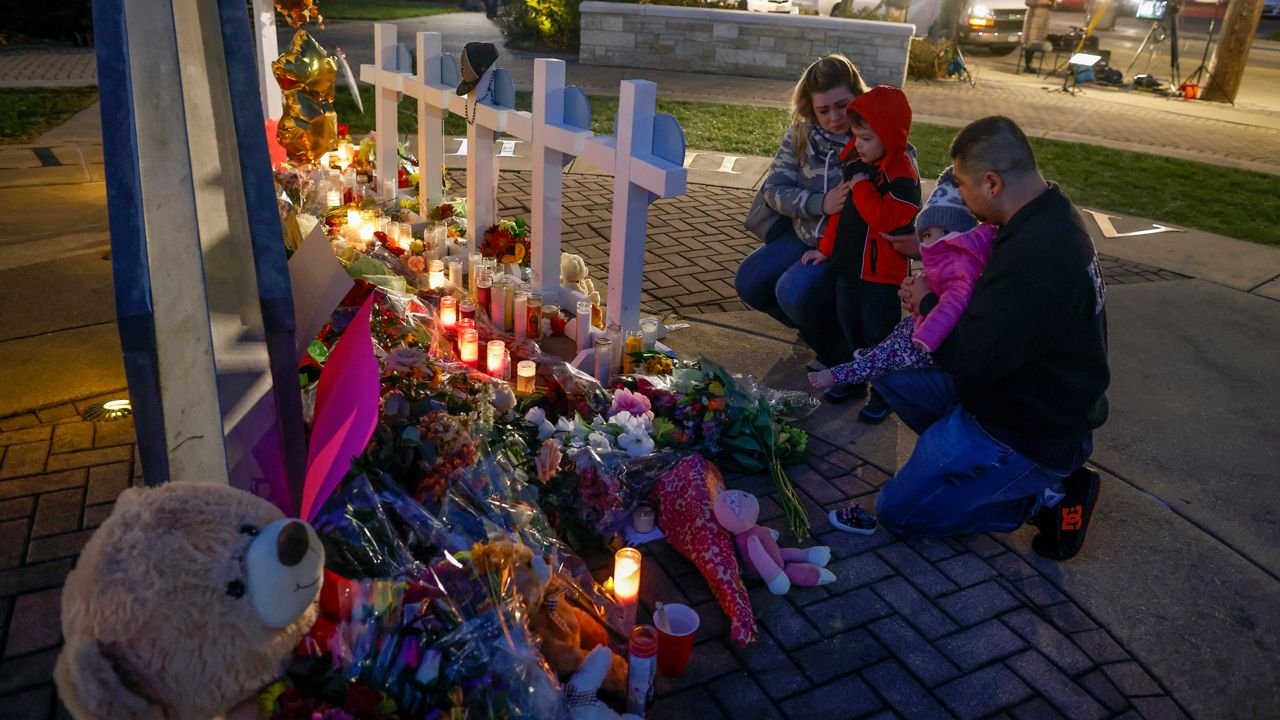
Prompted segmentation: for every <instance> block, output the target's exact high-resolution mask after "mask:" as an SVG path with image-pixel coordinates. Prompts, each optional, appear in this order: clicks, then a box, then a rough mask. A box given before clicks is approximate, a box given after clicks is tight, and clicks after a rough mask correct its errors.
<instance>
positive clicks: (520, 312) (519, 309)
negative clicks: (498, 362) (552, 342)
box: [511, 288, 529, 342]
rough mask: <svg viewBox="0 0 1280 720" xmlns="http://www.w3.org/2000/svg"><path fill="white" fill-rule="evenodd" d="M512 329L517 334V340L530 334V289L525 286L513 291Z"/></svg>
mask: <svg viewBox="0 0 1280 720" xmlns="http://www.w3.org/2000/svg"><path fill="white" fill-rule="evenodd" d="M512 295H514V296H515V297H514V298H513V299H512V307H511V330H512V332H514V333H515V334H516V342H520V341H522V340H524V339H525V338H526V337H527V336H528V332H527V331H528V327H529V291H528V290H525V289H523V288H521V289H519V290H516V291H515V292H514V293H512Z"/></svg>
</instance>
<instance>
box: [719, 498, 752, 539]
mask: <svg viewBox="0 0 1280 720" xmlns="http://www.w3.org/2000/svg"><path fill="white" fill-rule="evenodd" d="M715 515H716V521H717V522H719V523H720V524H721V525H722V526H723V527H724V529H725V530H728V531H729V532H731V533H734V534H735V535H736V534H738V533H740V532H742V531H744V530H749V529H751V528H752V527H754V526H755V524H756V520H758V519H759V518H760V501H759V500H756V496H755V495H752V494H751V493H749V492H744V491H742V490H724V491H722V492H721V493H720V494H719V495H717V496H716V501H715Z"/></svg>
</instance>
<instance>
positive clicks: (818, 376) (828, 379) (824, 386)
mask: <svg viewBox="0 0 1280 720" xmlns="http://www.w3.org/2000/svg"><path fill="white" fill-rule="evenodd" d="M809 384H810V385H812V386H813V389H814V390H817V391H819V392H821V391H823V390H830V389H831V388H833V387H835V384H836V376H835V373H833V372H831V371H830V370H820V371H818V372H811V373H809Z"/></svg>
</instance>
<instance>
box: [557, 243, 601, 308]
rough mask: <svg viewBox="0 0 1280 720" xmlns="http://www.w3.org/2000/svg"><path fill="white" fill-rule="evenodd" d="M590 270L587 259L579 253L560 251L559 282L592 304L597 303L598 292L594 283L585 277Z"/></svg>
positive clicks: (598, 301) (598, 299)
mask: <svg viewBox="0 0 1280 720" xmlns="http://www.w3.org/2000/svg"><path fill="white" fill-rule="evenodd" d="M590 272H591V268H589V267H587V261H586V260H583V259H582V256H581V255H575V254H573V253H560V284H561V285H564V286H565V287H570V288H573V289H574V290H577V291H578V292H580V293H582V294H583V295H586V296H587V299H588V300H590V301H591V302H592V304H594V305H599V304H600V293H599V292H598V291H597V290H596V283H595V281H594V280H592V279H591V278H589V277H587V275H588V274H590Z"/></svg>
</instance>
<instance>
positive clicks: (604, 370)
mask: <svg viewBox="0 0 1280 720" xmlns="http://www.w3.org/2000/svg"><path fill="white" fill-rule="evenodd" d="M612 358H613V341H611V340H609V338H607V337H605V336H603V335H601V336H598V337H597V338H596V340H595V350H594V351H593V360H594V362H595V373H594V375H595V378H596V380H597V381H599V383H600V384H601V385H604V386H605V387H608V386H609V378H611V377H613V368H611V367H609V361H610V360H611V359H612Z"/></svg>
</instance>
